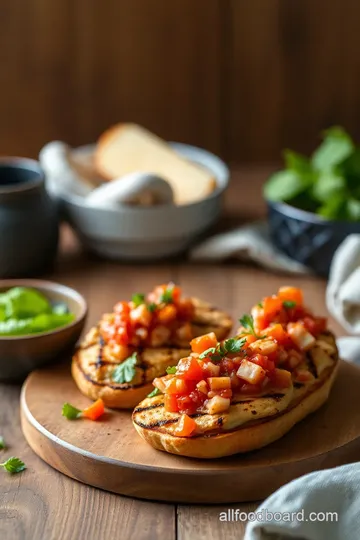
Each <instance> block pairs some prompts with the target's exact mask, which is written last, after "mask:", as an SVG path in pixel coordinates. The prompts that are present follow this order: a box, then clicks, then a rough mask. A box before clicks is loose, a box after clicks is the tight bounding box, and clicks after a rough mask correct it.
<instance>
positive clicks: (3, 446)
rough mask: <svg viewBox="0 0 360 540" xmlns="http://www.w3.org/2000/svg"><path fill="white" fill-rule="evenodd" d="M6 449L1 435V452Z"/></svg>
mask: <svg viewBox="0 0 360 540" xmlns="http://www.w3.org/2000/svg"><path fill="white" fill-rule="evenodd" d="M4 448H6V444H5V441H4V437H2V436H1V435H0V450H4Z"/></svg>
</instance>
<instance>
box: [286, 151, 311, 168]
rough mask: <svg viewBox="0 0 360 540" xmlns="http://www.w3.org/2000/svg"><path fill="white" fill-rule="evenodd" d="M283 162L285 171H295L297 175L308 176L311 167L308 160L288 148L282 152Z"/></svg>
mask: <svg viewBox="0 0 360 540" xmlns="http://www.w3.org/2000/svg"><path fill="white" fill-rule="evenodd" d="M283 156H284V161H285V165H286V168H287V169H291V170H292V171H296V172H297V173H298V174H299V175H303V174H309V173H311V171H312V166H311V163H310V160H309V158H307V157H306V156H303V155H302V154H298V153H297V152H294V151H293V150H289V149H288V148H287V149H285V150H284V151H283Z"/></svg>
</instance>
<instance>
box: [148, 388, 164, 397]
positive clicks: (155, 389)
mask: <svg viewBox="0 0 360 540" xmlns="http://www.w3.org/2000/svg"><path fill="white" fill-rule="evenodd" d="M159 394H161V392H160V390H159V389H158V388H154V390H153V391H152V392H150V394H148V395H147V397H155V396H158V395H159Z"/></svg>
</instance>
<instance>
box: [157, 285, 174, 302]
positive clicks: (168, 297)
mask: <svg viewBox="0 0 360 540" xmlns="http://www.w3.org/2000/svg"><path fill="white" fill-rule="evenodd" d="M173 288H174V286H173V285H171V286H170V287H168V288H167V289H165V291H164V292H163V293H162V295H161V296H160V303H164V304H171V303H172V302H173Z"/></svg>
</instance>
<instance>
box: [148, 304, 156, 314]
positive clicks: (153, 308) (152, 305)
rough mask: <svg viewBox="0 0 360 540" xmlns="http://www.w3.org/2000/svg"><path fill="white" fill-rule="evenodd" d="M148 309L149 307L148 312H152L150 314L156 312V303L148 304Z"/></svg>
mask: <svg viewBox="0 0 360 540" xmlns="http://www.w3.org/2000/svg"><path fill="white" fill-rule="evenodd" d="M146 307H147V309H148V311H150V313H153V312H154V311H155V310H156V308H157V305H156V304H154V302H151V303H150V304H147V306H146Z"/></svg>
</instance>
